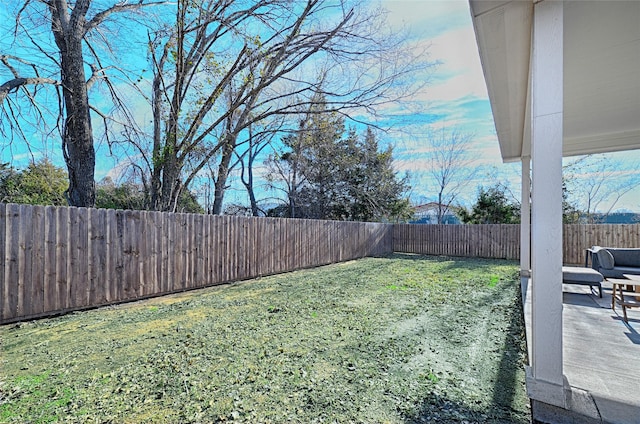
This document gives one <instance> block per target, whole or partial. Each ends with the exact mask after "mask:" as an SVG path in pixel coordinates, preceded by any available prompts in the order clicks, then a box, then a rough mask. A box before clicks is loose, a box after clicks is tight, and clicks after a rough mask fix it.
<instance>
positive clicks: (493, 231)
mask: <svg viewBox="0 0 640 424" xmlns="http://www.w3.org/2000/svg"><path fill="white" fill-rule="evenodd" d="M594 245H600V246H613V247H640V224H628V225H627V224H625V225H617V224H589V225H587V224H584V225H583V224H576V225H565V226H564V240H563V249H564V253H563V255H564V257H563V261H564V263H566V264H584V258H585V249H586V248H588V247H590V246H594ZM392 251H396V252H405V253H418V254H428V255H447V256H460V257H482V258H502V259H518V258H519V256H520V226H519V225H506V224H502V225H415V224H399V225H391V224H379V223H357V222H339V221H319V220H302V219H301V220H298V219H281V218H249V217H231V216H212V215H197V214H172V213H161V212H147V211H122V210H107V209H85V208H66V207H52V206H47V207H43V206H29V205H14V204H0V324H3V323H9V322H14V321H19V320H24V319H29V318H35V317H40V316H48V315H54V314H58V313H64V312H68V311H73V310H81V309H86V308H92V307H97V306H102V305H109V304H114V303H119V302H125V301H131V300H136V299H143V298H147V297H153V296H158V295H162V294H168V293H174V292H179V291H183V290H190V289H195V288H201V287H208V286H213V285H216V284H222V283H225V282H230V281H238V280H245V279H250V278H254V277H259V276H263V275H271V274H278V273H282V272H288V271H293V270H296V269H302V268H308V267H315V266H320V265H326V264H330V263H337V262H343V261H347V260H351V259H357V258H362V257H366V256H378V255H384V254H387V253H391V252H392Z"/></svg>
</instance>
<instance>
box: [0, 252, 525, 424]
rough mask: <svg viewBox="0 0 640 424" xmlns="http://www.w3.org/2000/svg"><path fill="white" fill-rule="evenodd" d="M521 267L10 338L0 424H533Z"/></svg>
mask: <svg viewBox="0 0 640 424" xmlns="http://www.w3.org/2000/svg"><path fill="white" fill-rule="evenodd" d="M518 292H519V278H518V273H517V266H516V264H515V263H514V262H508V261H496V260H481V259H454V258H446V257H430V256H415V255H401V254H395V255H392V256H389V257H385V258H366V259H362V260H358V261H352V262H348V263H344V264H337V265H330V266H325V267H320V268H315V269H310V270H304V271H298V272H293V273H289V274H282V275H277V276H272V277H265V278H261V279H256V280H251V281H247V282H243V283H238V284H232V285H226V286H219V287H214V288H209V289H204V290H198V291H193V292H188V293H183V294H178V295H172V296H165V297H163V298H157V299H152V300H148V301H143V302H136V303H131V304H126V305H121V306H117V307H109V308H103V309H98V310H93V311H86V312H81V313H74V314H70V315H66V316H63V317H58V318H52V319H44V320H39V321H34V322H28V323H21V324H17V325H16V324H14V325H6V326H2V327H0V342H1V348H0V349H1V354H2V356H1V361H2V362H1V364H0V422H3V423H6V422H8V423H14V422H15V423H25V422H31V423H45V422H73V423H75V422H82V423H84V422H91V423H93V422H99V423H103V422H114V423H139V422H150V423H165V422H167V423H187V422H193V423H215V422H250V423H254V422H260V423H282V422H299V423H315V422H322V423H334V422H338V423H346V422H348V423H351V422H362V423H421V422H439V423H450V422H451V423H455V422H460V423H465V422H466V423H476V422H477V423H528V422H529V421H530V414H529V407H528V399H527V398H526V394H525V389H524V370H523V362H524V341H523V325H522V319H521V315H520V306H519V299H518V297H519V296H518Z"/></svg>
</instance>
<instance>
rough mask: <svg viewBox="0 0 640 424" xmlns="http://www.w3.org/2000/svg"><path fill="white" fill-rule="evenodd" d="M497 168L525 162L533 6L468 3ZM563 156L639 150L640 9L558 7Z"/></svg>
mask: <svg viewBox="0 0 640 424" xmlns="http://www.w3.org/2000/svg"><path fill="white" fill-rule="evenodd" d="M469 4H470V7H471V13H472V16H473V22H474V27H475V31H476V38H477V42H478V48H479V50H480V59H481V61H482V67H483V70H484V74H485V80H486V82H487V88H488V91H489V97H490V100H491V107H492V109H493V114H494V120H495V123H496V131H497V134H498V139H499V142H500V150H501V153H502V158H503V160H504V161H513V160H519V158H520V157H521V156H527V155H529V150H530V149H529V141H530V119H529V113H530V112H529V108H528V105H529V103H530V102H529V99H528V88H529V58H530V51H531V47H530V46H531V26H532V16H533V1H532V0H525V1H518V0H512V1H495V0H494V1H491V0H470V1H469ZM564 17H565V20H564V33H565V37H564V44H565V45H564V52H565V60H564V143H563V154H564V155H565V156H572V155H581V154H589V153H601V152H611V151H619V150H630V149H640V2H638V1H617V0H609V1H580V0H577V1H565V11H564Z"/></svg>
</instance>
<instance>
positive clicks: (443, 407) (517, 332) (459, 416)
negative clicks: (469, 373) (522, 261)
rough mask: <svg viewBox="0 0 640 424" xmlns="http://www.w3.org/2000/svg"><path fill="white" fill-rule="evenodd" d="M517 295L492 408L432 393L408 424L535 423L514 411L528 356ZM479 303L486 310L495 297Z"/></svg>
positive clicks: (497, 373) (499, 368) (509, 313)
mask: <svg viewBox="0 0 640 424" xmlns="http://www.w3.org/2000/svg"><path fill="white" fill-rule="evenodd" d="M480 261H482V260H480ZM456 266H457V264H454V265H452V267H456ZM462 267H466V264H462ZM517 292H518V299H517V303H516V304H515V305H513V307H511V308H509V312H508V327H507V329H506V331H505V333H504V339H503V342H502V347H501V356H500V361H499V364H498V368H497V372H496V377H495V383H494V385H493V393H492V396H491V403H490V405H478V406H477V407H474V406H471V405H469V404H463V403H461V402H456V401H453V400H451V399H448V398H447V397H446V396H441V395H439V394H436V393H431V394H430V395H429V396H428V397H427V398H426V399H424V400H423V401H422V404H421V405H420V407H419V411H418V413H417V414H416V415H415V416H411V417H407V418H406V420H405V422H406V423H407V424H414V423H432V422H433V423H438V422H446V423H449V422H451V423H455V422H469V423H505V424H506V423H523V424H524V423H530V422H531V421H530V420H531V417H530V415H529V414H526V415H525V414H523V412H522V411H517V410H516V409H514V407H513V405H514V404H515V403H517V402H518V400H517V399H516V393H517V392H519V391H522V390H524V389H523V388H522V387H518V386H519V385H520V384H522V383H521V382H520V381H519V378H518V371H519V370H521V368H522V367H523V366H524V364H523V361H522V358H523V357H522V354H523V353H525V352H526V348H525V346H524V337H525V336H524V316H523V309H522V296H521V292H520V290H519V289H518V290H517ZM476 303H477V304H478V305H482V306H484V307H486V306H488V305H490V304H491V303H492V300H491V296H483V297H481V298H478V299H476ZM525 354H526V353H525Z"/></svg>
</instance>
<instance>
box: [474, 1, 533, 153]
mask: <svg viewBox="0 0 640 424" xmlns="http://www.w3.org/2000/svg"><path fill="white" fill-rule="evenodd" d="M469 5H470V8H471V14H472V18H473V25H474V29H475V33H476V40H477V43H478V48H479V52H480V61H481V63H482V69H483V71H484V78H485V81H486V83H487V90H488V92H489V99H490V101H491V109H492V110H493V117H494V121H495V125H496V132H497V134H498V141H499V142H500V151H501V152H502V159H503V160H504V161H514V160H519V159H520V157H521V156H522V155H523V146H522V143H523V138H524V132H525V131H524V128H525V116H526V113H527V112H528V110H529V109H528V108H527V93H528V86H529V82H528V81H529V57H530V50H531V22H532V19H533V3H532V2H531V1H488V0H471V1H470V2H469ZM524 153H525V154H526V152H524Z"/></svg>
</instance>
